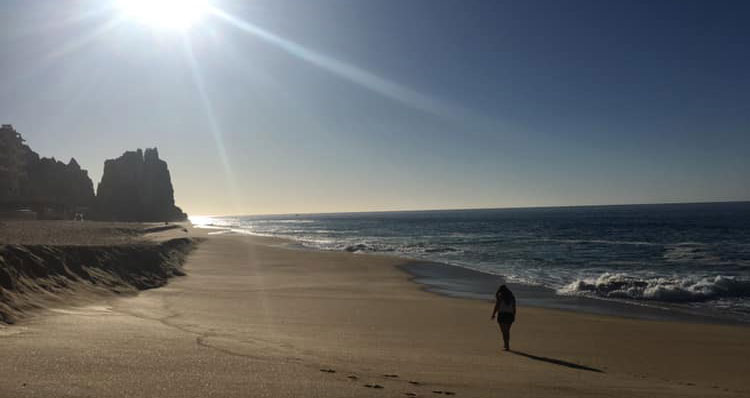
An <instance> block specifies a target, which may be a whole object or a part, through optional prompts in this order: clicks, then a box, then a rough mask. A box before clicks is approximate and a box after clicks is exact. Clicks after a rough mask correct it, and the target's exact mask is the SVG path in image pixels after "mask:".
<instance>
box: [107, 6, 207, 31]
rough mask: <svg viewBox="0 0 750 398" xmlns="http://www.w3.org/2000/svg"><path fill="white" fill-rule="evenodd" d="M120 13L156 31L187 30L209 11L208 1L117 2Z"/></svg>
mask: <svg viewBox="0 0 750 398" xmlns="http://www.w3.org/2000/svg"><path fill="white" fill-rule="evenodd" d="M117 7H118V8H119V9H120V12H122V14H123V15H124V16H125V17H127V18H128V19H132V20H134V21H136V22H139V23H143V24H145V25H148V26H150V27H152V28H156V29H171V30H186V29H188V28H190V27H191V26H193V25H194V24H195V23H197V22H199V21H200V20H201V18H203V17H204V16H205V15H206V14H207V13H208V11H209V3H208V1H207V0H117Z"/></svg>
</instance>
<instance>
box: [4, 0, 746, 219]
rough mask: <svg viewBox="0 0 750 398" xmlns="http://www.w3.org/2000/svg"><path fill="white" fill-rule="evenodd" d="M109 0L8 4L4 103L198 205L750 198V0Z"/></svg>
mask: <svg viewBox="0 0 750 398" xmlns="http://www.w3.org/2000/svg"><path fill="white" fill-rule="evenodd" d="M113 3H115V2H114V1H113ZM109 5H110V6H108V4H107V2H106V1H94V0H78V1H67V0H54V1H53V0H35V1H3V2H2V3H0V25H2V26H3V27H4V28H3V29H5V32H6V33H5V34H3V35H2V36H0V48H2V49H3V56H2V57H0V121H2V122H3V123H12V124H14V125H15V126H16V128H17V129H18V130H19V131H20V132H21V133H22V134H23V135H24V137H25V138H26V139H27V141H28V143H29V144H30V145H31V146H32V148H34V149H35V150H36V151H37V152H39V153H40V154H42V155H45V156H55V157H57V158H60V159H64V160H67V159H68V158H70V157H71V156H72V157H75V158H76V159H77V160H78V161H79V163H81V165H82V166H83V167H85V168H88V169H89V171H90V174H91V176H92V178H93V180H94V182H95V184H96V182H98V180H99V178H100V176H101V169H102V165H103V161H104V159H105V158H111V157H115V156H117V155H119V154H120V153H121V152H123V151H124V150H126V149H133V148H136V147H151V146H158V147H159V150H160V153H161V154H162V157H163V158H165V159H166V160H167V161H168V162H169V164H170V168H171V171H172V176H173V183H174V185H175V191H176V199H177V202H178V204H179V205H181V206H183V207H184V208H185V209H186V210H187V211H188V212H189V213H191V214H240V213H242V214H255V213H286V212H293V213H296V212H323V211H368V210H394V209H428V208H467V207H506V206H539V205H575V204H610V203H612V204H614V203H652V202H690V201H719V200H750V184H748V182H749V181H750V160H749V159H750V72H748V71H750V40H748V37H750V25H748V24H747V23H746V21H748V20H750V4H749V3H747V2H741V1H736V2H732V1H723V2H704V1H700V2H691V1H658V2H654V1H632V2H619V1H571V2H560V1H523V2H521V1H517V2H508V1H439V0H432V1H422V0H410V1H402V0H384V1H350V0H323V1H284V0H282V1H280V0H273V1H271V0H256V1H252V2H243V1H238V0H237V1H233V0H223V1H218V0H217V1H213V2H212V6H213V7H215V9H216V10H220V13H219V14H217V13H212V14H209V15H205V16H204V17H203V18H201V20H200V21H199V22H198V23H196V24H195V25H194V26H192V27H191V28H190V29H188V30H185V31H175V30H166V29H158V28H155V27H153V26H148V25H145V24H143V23H139V22H138V21H136V20H132V18H127V17H123V15H122V13H121V12H120V11H119V9H118V8H117V6H116V5H115V4H109ZM222 15H225V16H229V19H228V18H226V17H222ZM113 21H114V22H113ZM188 54H192V59H191V57H190V55H188Z"/></svg>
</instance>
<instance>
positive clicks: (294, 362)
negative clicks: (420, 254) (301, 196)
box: [0, 230, 750, 397]
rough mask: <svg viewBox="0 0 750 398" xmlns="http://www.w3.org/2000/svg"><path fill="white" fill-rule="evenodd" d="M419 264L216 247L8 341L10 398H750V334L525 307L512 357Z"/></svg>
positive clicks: (480, 314) (1, 393) (227, 242)
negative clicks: (417, 269) (161, 283)
mask: <svg viewBox="0 0 750 398" xmlns="http://www.w3.org/2000/svg"><path fill="white" fill-rule="evenodd" d="M190 234H191V235H193V236H196V235H205V234H206V230H191V232H190ZM403 261H404V260H400V259H397V258H391V257H378V256H368V255H357V254H348V253H333V252H312V251H304V250H296V249H290V248H287V247H285V243H284V242H282V241H278V240H272V239H264V238H257V237H248V236H237V235H231V234H223V235H222V234H217V235H211V236H210V237H209V239H208V240H207V241H205V242H203V243H202V244H201V245H200V246H199V248H198V249H197V250H196V251H195V252H194V253H193V254H192V255H191V256H190V258H189V259H188V262H187V263H186V264H185V270H186V271H187V273H188V276H186V277H181V278H177V279H174V280H173V281H172V282H170V284H169V285H167V286H166V287H163V288H159V289H154V290H149V291H146V292H143V293H141V294H139V295H138V296H135V297H128V298H121V299H110V300H107V301H106V302H102V304H101V305H97V306H85V307H65V308H58V309H52V310H50V311H47V312H45V313H40V314H38V315H37V316H34V317H32V318H29V319H27V320H25V321H24V322H22V323H21V324H19V325H14V326H10V327H4V328H1V329H0V355H1V357H2V359H1V360H0V375H2V376H0V397H26V396H28V397H64V396H71V397H73V396H75V397H110V396H111V397H121V396H133V397H157V396H158V397H250V396H268V397H285V396H288V397H293V396H294V397H298V396H310V397H351V396H368V397H385V396H389V397H399V396H400V397H405V396H407V395H405V394H408V393H414V394H417V396H422V397H427V396H430V397H439V396H445V395H446V393H448V392H450V393H455V395H456V396H458V397H466V396H471V397H490V396H498V397H500V396H503V397H537V396H539V397H545V396H554V397H580V396H613V397H620V396H622V397H655V396H659V397H661V396H675V397H677V396H696V397H697V396H700V397H707V396H737V397H740V396H742V397H747V396H749V395H750V381H748V378H747V375H748V374H750V360H749V359H748V358H750V342H749V340H748V337H750V328H743V327H735V326H721V325H708V324H690V323H670V322H654V321H637V320H629V319H622V318H615V317H604V316H593V315H586V314H578V313H571V312H562V311H554V310H545V309H537V308H529V307H523V306H521V307H519V314H518V321H517V323H516V324H515V325H514V327H513V338H512V343H511V344H512V348H513V349H514V350H517V352H516V353H513V352H502V351H500V346H501V341H500V337H499V333H498V330H497V325H496V324H495V323H494V322H493V321H491V320H490V319H489V318H490V315H491V311H492V304H490V303H486V302H482V301H474V300H464V299H455V298H447V297H442V296H438V295H434V294H431V293H427V292H425V291H423V290H422V289H421V288H420V287H419V286H418V285H416V284H413V283H411V282H409V280H408V279H409V276H408V275H407V274H405V273H404V272H402V271H400V270H398V269H397V268H396V267H395V266H396V265H398V264H399V263H402V262H403ZM519 300H520V303H521V304H522V303H523V297H519ZM579 365H580V366H584V367H587V368H591V369H595V370H598V371H594V370H587V369H583V368H580V367H576V366H579ZM323 370H326V371H323ZM328 370H330V371H328ZM386 375H388V376H386ZM416 383H418V384H416ZM366 385H370V386H371V387H367V386H366ZM372 386H382V388H374V387H372ZM438 392H439V393H438Z"/></svg>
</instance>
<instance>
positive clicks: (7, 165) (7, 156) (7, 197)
mask: <svg viewBox="0 0 750 398" xmlns="http://www.w3.org/2000/svg"><path fill="white" fill-rule="evenodd" d="M93 201H94V184H93V183H92V182H91V179H90V178H89V176H88V172H87V171H86V170H82V169H81V167H80V166H79V165H78V162H76V160H75V159H70V162H68V164H65V163H63V162H60V161H57V160H55V159H54V158H40V157H39V155H38V154H37V153H36V152H34V151H32V150H31V149H30V148H29V147H28V146H27V145H26V144H24V140H23V138H22V137H21V134H19V133H18V132H16V131H15V129H13V126H11V125H9V124H4V125H2V127H1V128H0V207H4V208H12V207H30V208H33V209H34V210H36V211H37V213H38V214H39V215H40V216H41V217H42V218H71V217H72V216H73V215H74V214H75V213H76V212H80V211H84V210H85V209H86V208H88V207H89V206H91V205H92V204H93Z"/></svg>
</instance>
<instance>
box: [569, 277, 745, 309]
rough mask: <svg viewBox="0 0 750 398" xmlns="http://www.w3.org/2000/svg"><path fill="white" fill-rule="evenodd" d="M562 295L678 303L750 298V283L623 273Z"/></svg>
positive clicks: (584, 281) (573, 286)
mask: <svg viewBox="0 0 750 398" xmlns="http://www.w3.org/2000/svg"><path fill="white" fill-rule="evenodd" d="M557 292H558V293H560V294H566V295H583V296H594V297H606V298H619V299H631V300H656V301H665V302H675V303H689V302H702V301H708V300H717V299H724V298H742V297H750V280H743V279H739V278H736V277H732V276H722V275H716V276H712V277H701V278H697V277H692V278H691V277H686V278H678V277H674V278H666V277H660V278H638V277H634V276H630V275H627V274H623V273H603V274H602V275H600V276H599V277H597V278H584V279H578V280H576V281H574V282H572V283H570V284H568V285H567V286H564V287H562V288H560V289H558V290H557Z"/></svg>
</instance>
